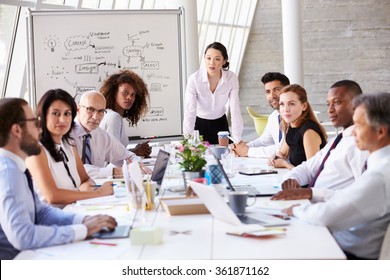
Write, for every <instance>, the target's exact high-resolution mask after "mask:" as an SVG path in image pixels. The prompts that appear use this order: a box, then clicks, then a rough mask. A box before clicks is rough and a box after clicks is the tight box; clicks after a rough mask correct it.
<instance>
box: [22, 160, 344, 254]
mask: <svg viewBox="0 0 390 280" xmlns="http://www.w3.org/2000/svg"><path fill="white" fill-rule="evenodd" d="M266 162H267V161H266V159H249V158H235V159H234V170H235V171H237V170H238V169H240V168H243V167H245V168H248V167H261V168H269V167H268V166H267V163H266ZM234 170H233V171H234ZM277 170H278V174H271V175H258V176H245V175H241V174H238V173H237V172H233V173H235V174H234V176H232V178H231V181H232V182H235V181H242V180H247V181H248V180H254V181H257V180H266V181H271V182H273V183H274V182H275V183H278V184H279V186H280V183H281V181H282V177H283V175H284V174H285V173H286V172H287V170H285V169H277ZM248 178H250V179H248ZM181 180H182V179H181V173H180V170H179V168H178V166H177V165H175V164H173V165H169V166H168V168H167V170H166V172H165V176H164V179H163V182H162V186H161V188H160V193H159V196H158V197H156V207H155V209H153V210H150V211H141V210H136V209H133V208H129V206H128V204H127V202H126V199H129V198H124V199H123V198H122V199H120V200H119V199H118V202H117V203H116V202H115V199H116V198H115V197H113V196H112V197H108V198H107V199H112V202H113V203H112V204H100V203H96V204H95V205H92V204H83V203H75V204H71V205H67V206H66V207H65V208H64V210H65V211H73V212H78V213H84V214H88V215H93V214H98V213H103V214H109V215H113V216H114V217H115V218H116V219H117V221H118V224H132V225H133V228H136V227H142V228H143V229H145V230H148V229H155V228H161V229H162V231H163V242H162V243H161V244H156V245H134V244H132V242H131V240H130V238H120V239H108V240H107V239H106V240H101V242H102V243H107V244H109V245H104V244H101V245H97V244H91V240H84V241H80V242H75V243H71V244H66V245H59V246H53V247H47V248H40V249H37V250H25V251H22V252H21V253H20V254H19V255H18V256H17V257H16V259H72V260H73V259H128V260H173V259H181V260H223V259H226V260H229V259H231V260H240V259H282V260H286V259H317V260H318V259H345V258H346V257H345V255H344V253H343V251H342V250H341V249H340V247H339V246H338V244H337V243H336V241H335V240H334V238H333V236H332V234H331V233H330V232H329V230H328V229H327V228H326V227H323V226H315V225H311V224H308V223H306V222H303V221H300V220H298V219H295V218H292V219H291V220H290V224H289V225H287V226H285V229H286V230H285V233H284V234H283V235H276V236H267V237H262V238H248V237H241V236H234V235H228V234H226V233H227V232H228V231H231V228H232V225H229V224H227V223H225V222H223V221H220V220H217V219H215V218H214V217H213V216H212V215H210V214H196V215H173V216H170V215H169V214H168V213H167V212H166V211H164V209H163V207H162V206H161V204H158V200H159V199H160V198H162V197H164V198H167V197H180V196H183V193H180V192H174V191H170V190H172V189H173V190H174V189H175V188H172V187H175V185H176V184H178V182H180V181H181ZM210 187H212V186H210ZM267 203H271V202H270V198H269V197H258V198H257V200H256V203H255V205H254V206H251V207H248V208H247V209H248V211H251V210H252V211H253V209H257V208H256V207H258V206H259V205H260V204H261V205H265V204H267ZM272 203H273V202H272ZM275 203H277V202H275ZM92 243H94V242H92Z"/></svg>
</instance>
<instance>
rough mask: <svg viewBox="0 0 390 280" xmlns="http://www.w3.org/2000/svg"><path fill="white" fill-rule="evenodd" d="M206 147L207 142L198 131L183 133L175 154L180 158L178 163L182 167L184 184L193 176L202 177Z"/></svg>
mask: <svg viewBox="0 0 390 280" xmlns="http://www.w3.org/2000/svg"><path fill="white" fill-rule="evenodd" d="M208 147H209V143H208V142H206V141H205V142H204V141H203V137H202V136H201V135H200V136H199V132H198V131H194V135H191V134H186V135H184V136H183V139H182V140H181V141H180V143H179V144H178V145H177V146H176V150H177V151H178V152H177V153H176V154H177V156H178V157H179V158H180V160H179V165H180V166H181V167H182V169H183V171H182V173H183V178H184V185H185V186H187V182H188V181H192V180H193V179H195V178H204V173H205V170H203V167H204V166H205V165H206V163H207V161H206V160H205V158H204V156H205V154H206V150H207V148H208Z"/></svg>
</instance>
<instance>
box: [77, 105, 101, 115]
mask: <svg viewBox="0 0 390 280" xmlns="http://www.w3.org/2000/svg"><path fill="white" fill-rule="evenodd" d="M80 106H81V107H83V108H85V110H87V113H88V114H91V115H93V114H95V113H96V112H97V113H98V115H100V116H104V114H105V113H106V112H107V111H106V109H99V110H97V109H95V108H93V107H87V106H84V105H80Z"/></svg>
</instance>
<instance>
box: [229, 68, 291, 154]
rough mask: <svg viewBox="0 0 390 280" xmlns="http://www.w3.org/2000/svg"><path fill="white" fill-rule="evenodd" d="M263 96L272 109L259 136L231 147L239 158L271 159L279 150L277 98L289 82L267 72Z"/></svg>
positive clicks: (279, 131) (281, 75)
mask: <svg viewBox="0 0 390 280" xmlns="http://www.w3.org/2000/svg"><path fill="white" fill-rule="evenodd" d="M261 82H262V83H263V84H264V89H265V96H266V98H267V101H268V102H269V105H270V106H271V107H272V108H273V109H274V111H273V112H272V114H271V115H269V117H268V122H267V125H266V126H265V129H264V132H263V133H262V134H261V136H260V137H259V138H258V139H256V140H253V141H251V142H249V143H245V142H243V141H240V142H239V143H236V144H234V145H233V147H232V150H233V151H234V153H235V154H236V155H237V156H240V157H267V158H268V157H271V156H273V155H274V154H275V153H276V152H277V151H278V150H279V148H280V145H281V143H282V131H281V130H280V114H279V96H280V92H281V90H282V88H283V87H285V86H288V85H289V84H290V80H289V79H288V78H287V77H286V76H285V75H283V74H281V73H278V72H268V73H266V74H265V75H264V76H263V77H262V78H261Z"/></svg>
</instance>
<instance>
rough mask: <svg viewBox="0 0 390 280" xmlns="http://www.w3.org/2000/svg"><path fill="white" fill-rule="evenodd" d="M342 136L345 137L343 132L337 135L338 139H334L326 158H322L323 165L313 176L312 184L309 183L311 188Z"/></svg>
mask: <svg viewBox="0 0 390 280" xmlns="http://www.w3.org/2000/svg"><path fill="white" fill-rule="evenodd" d="M341 138H343V133H340V134H339V135H337V137H336V139H334V141H333V144H332V146H330V148H329V150H328V152H327V153H326V155H325V157H324V159H323V160H322V162H321V165H320V167H319V168H318V170H317V173H316V175H315V176H314V177H313V179H312V180H311V182H310V184H309V188H312V187H314V184H315V183H316V181H317V178H318V176H319V175H320V174H321V172H322V170H323V169H324V165H325V162H326V160H327V159H328V157H329V155H330V152H331V151H332V150H333V149H334V148H336V146H337V144H338V143H339V142H340V140H341Z"/></svg>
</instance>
